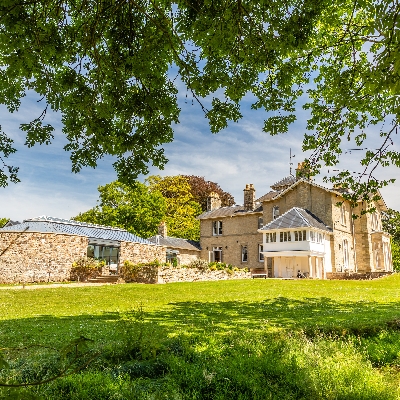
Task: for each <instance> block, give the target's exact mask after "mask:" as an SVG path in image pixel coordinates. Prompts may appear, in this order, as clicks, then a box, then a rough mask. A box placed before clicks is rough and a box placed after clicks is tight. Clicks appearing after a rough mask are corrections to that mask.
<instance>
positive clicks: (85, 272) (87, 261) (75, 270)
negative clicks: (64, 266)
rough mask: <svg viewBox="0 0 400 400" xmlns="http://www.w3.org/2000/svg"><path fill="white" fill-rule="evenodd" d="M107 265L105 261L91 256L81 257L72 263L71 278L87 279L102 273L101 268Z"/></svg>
mask: <svg viewBox="0 0 400 400" xmlns="http://www.w3.org/2000/svg"><path fill="white" fill-rule="evenodd" d="M104 265H105V262H104V261H99V260H96V259H95V258H91V257H84V258H80V259H79V260H77V261H74V262H73V263H72V268H71V280H72V281H75V280H78V281H81V282H83V281H86V280H88V279H89V278H94V277H96V276H98V275H101V269H102V267H103V266H104Z"/></svg>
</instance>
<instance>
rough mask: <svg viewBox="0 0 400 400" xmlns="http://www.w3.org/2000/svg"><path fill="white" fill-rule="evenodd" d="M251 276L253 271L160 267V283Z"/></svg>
mask: <svg viewBox="0 0 400 400" xmlns="http://www.w3.org/2000/svg"><path fill="white" fill-rule="evenodd" d="M250 278H251V273H250V272H245V271H243V270H240V271H232V273H231V274H230V273H228V272H226V271H210V270H205V271H202V270H199V269H197V268H179V267H178V268H174V267H159V269H158V283H171V282H198V281H221V280H228V279H250Z"/></svg>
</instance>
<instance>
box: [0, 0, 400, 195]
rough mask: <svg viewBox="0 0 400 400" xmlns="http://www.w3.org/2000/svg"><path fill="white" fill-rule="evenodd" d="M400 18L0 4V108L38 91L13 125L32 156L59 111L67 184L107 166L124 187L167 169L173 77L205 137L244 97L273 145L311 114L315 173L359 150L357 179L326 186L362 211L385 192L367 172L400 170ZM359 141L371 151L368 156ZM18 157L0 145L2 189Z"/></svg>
mask: <svg viewBox="0 0 400 400" xmlns="http://www.w3.org/2000/svg"><path fill="white" fill-rule="evenodd" d="M399 8H400V6H399V4H398V3H397V1H394V0H338V1H331V0H279V1H277V0H240V1H239V0H237V1H231V2H226V1H221V0H202V1H176V2H171V1H165V0H164V1H157V2H154V1H151V0H143V1H141V2H137V1H122V0H41V1H30V0H29V1H28V0H7V1H5V2H4V1H3V2H2V3H1V4H0V103H2V104H5V105H6V106H7V107H8V109H9V110H10V111H15V110H17V109H18V108H19V105H20V101H21V98H22V97H23V96H25V93H26V91H27V90H32V91H35V92H36V93H38V95H39V96H40V98H41V99H42V102H43V113H42V114H41V115H38V116H37V117H36V118H35V119H33V120H32V121H27V122H26V123H23V124H21V129H22V130H23V131H25V132H26V144H27V145H28V146H33V145H34V144H35V143H45V144H48V143H50V142H51V140H52V132H53V127H52V126H51V125H50V124H48V123H45V116H46V111H47V110H48V109H52V110H55V111H59V112H60V113H61V115H62V122H63V132H64V134H65V135H66V137H67V138H68V144H67V145H66V146H65V149H66V150H67V151H70V152H71V160H72V169H73V171H74V172H77V171H79V170H80V169H81V168H82V167H83V166H91V167H95V166H96V163H97V160H98V159H99V158H101V157H102V156H103V155H104V154H112V155H115V156H116V157H117V161H116V162H115V164H114V166H115V168H116V170H117V171H118V176H119V179H120V180H124V181H129V179H132V177H133V178H135V177H136V176H137V174H138V173H147V171H148V169H147V164H148V163H152V164H153V165H156V166H158V167H162V166H163V165H164V163H165V162H166V161H167V160H166V158H165V156H164V153H163V149H162V145H163V144H164V143H167V142H170V141H172V140H173V131H172V128H171V126H172V124H174V123H176V122H178V117H179V108H178V106H177V96H176V94H177V85H176V83H175V76H173V74H172V75H169V71H170V69H171V67H173V68H175V67H176V69H177V74H178V75H179V77H180V79H181V81H182V82H183V83H184V84H185V85H186V87H187V90H188V91H189V93H190V94H191V95H192V96H193V98H194V99H195V100H196V101H197V102H199V103H200V105H201V107H202V108H203V110H204V113H205V116H206V117H207V118H208V120H209V123H210V128H211V131H212V132H218V131H219V130H221V129H223V128H225V127H226V126H227V124H228V121H237V120H238V119H239V118H241V113H240V101H241V99H243V97H244V96H246V95H247V94H249V93H251V94H252V95H253V96H254V97H255V102H254V104H253V108H255V109H259V108H262V109H264V110H265V111H267V114H266V115H267V119H266V121H265V125H264V131H265V132H267V133H269V134H272V135H275V134H278V133H282V132H286V131H288V129H289V125H290V124H291V123H293V122H294V121H295V120H296V118H297V117H298V110H299V109H301V106H302V107H303V108H305V109H306V110H308V113H309V117H308V121H307V130H308V132H307V134H306V135H305V138H304V142H303V149H304V150H311V151H312V154H311V156H310V157H309V164H310V167H311V168H312V170H313V171H314V172H313V173H317V172H318V171H319V170H320V168H321V167H322V166H323V165H327V166H333V165H336V164H337V163H338V161H339V159H340V156H341V155H342V153H343V152H344V150H345V149H346V147H349V146H351V147H354V146H356V147H357V149H363V151H364V153H363V156H362V157H361V171H360V175H354V174H352V173H351V172H349V171H344V172H339V173H338V174H337V175H336V177H333V178H332V180H333V181H334V182H335V181H336V182H338V181H345V183H346V184H347V185H348V186H349V187H351V188H352V189H353V191H354V194H353V195H352V196H350V197H351V199H352V200H354V201H355V200H356V199H358V198H359V197H360V196H361V197H363V198H364V200H369V199H370V197H369V193H370V192H372V193H373V194H377V193H378V192H377V190H378V189H379V187H381V186H384V185H387V184H388V183H390V182H391V181H392V180H391V179H386V180H383V181H382V182H378V181H377V180H376V179H375V177H374V175H373V174H374V170H375V169H376V168H377V167H378V166H386V165H390V164H394V165H397V166H400V154H399V152H398V151H396V149H395V147H394V146H391V144H392V143H393V140H394V138H395V133H396V132H397V129H398V125H399V121H400V112H399V110H400V107H399V96H398V94H399V89H400V79H399V78H400V73H399V71H400V57H399V52H398V43H399V42H400V30H399V29H398V27H399V18H400V12H399V11H400V10H399ZM221 94H222V95H221ZM207 96H208V97H209V98H210V97H211V106H210V107H208V106H206V104H205V103H204V104H203V103H202V101H203V99H204V98H206V97H207ZM368 129H373V130H374V133H368ZM367 133H368V135H372V136H374V139H375V138H377V139H378V140H381V142H380V144H378V145H376V143H374V145H373V146H372V149H371V148H370V147H369V145H368V144H367V143H368V142H366V139H367ZM347 142H348V143H347ZM13 151H15V149H14V147H13V142H12V140H11V139H10V138H8V137H7V136H6V134H3V133H1V146H0V154H2V155H3V157H2V158H1V160H0V162H2V163H3V168H2V169H1V174H0V175H1V176H0V183H1V184H2V185H5V184H6V183H7V181H8V180H11V181H14V182H15V181H17V180H18V177H17V169H16V167H14V166H10V165H8V164H7V163H6V161H5V158H7V156H8V155H9V154H11V153H12V152H13Z"/></svg>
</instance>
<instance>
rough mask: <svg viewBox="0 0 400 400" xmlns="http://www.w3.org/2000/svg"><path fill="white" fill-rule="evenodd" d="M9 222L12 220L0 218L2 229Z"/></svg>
mask: <svg viewBox="0 0 400 400" xmlns="http://www.w3.org/2000/svg"><path fill="white" fill-rule="evenodd" d="M9 220H10V218H0V228H2V227H3V226H4V225H5V224H6V223H7V222H8V221H9Z"/></svg>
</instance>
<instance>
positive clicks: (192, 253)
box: [176, 249, 200, 265]
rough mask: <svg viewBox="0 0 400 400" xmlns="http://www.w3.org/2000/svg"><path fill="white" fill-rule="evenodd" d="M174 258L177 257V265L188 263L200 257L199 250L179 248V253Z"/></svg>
mask: <svg viewBox="0 0 400 400" xmlns="http://www.w3.org/2000/svg"><path fill="white" fill-rule="evenodd" d="M176 258H177V259H178V265H189V264H190V263H191V262H192V261H196V260H198V259H199V258H200V250H198V251H196V250H186V249H179V254H178V255H177V257H176Z"/></svg>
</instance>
